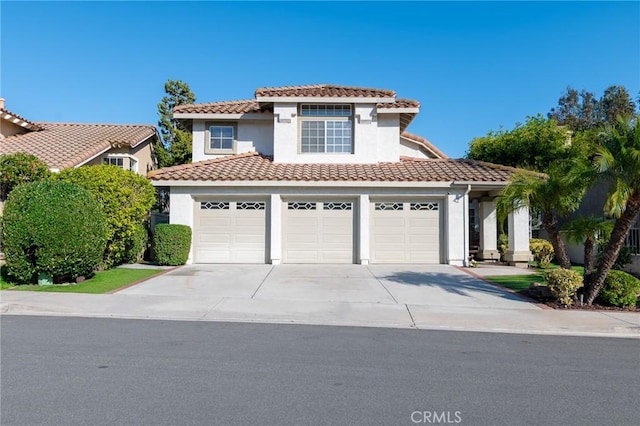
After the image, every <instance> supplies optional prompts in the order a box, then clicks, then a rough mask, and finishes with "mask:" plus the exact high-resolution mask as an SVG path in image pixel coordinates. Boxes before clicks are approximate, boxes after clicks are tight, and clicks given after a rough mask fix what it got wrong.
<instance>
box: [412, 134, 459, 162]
mask: <svg viewBox="0 0 640 426" xmlns="http://www.w3.org/2000/svg"><path fill="white" fill-rule="evenodd" d="M400 136H402V137H403V138H405V139H408V140H410V141H412V142H415V143H417V144H419V145H422V146H424V147H425V148H427V150H429V151H431V152H432V153H433V154H435V155H436V156H437V157H439V158H449V157H448V156H447V154H445V153H444V152H442V151H440V150H439V149H438V148H436V146H435V145H434V144H432V143H431V142H429V141H428V140H427V139H426V138H423V137H422V136H418V135H414V134H413V133H409V132H402V133H401V134H400Z"/></svg>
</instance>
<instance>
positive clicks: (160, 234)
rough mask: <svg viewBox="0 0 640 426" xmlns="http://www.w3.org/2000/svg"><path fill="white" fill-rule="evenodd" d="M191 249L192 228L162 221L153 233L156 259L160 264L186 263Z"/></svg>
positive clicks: (174, 264)
mask: <svg viewBox="0 0 640 426" xmlns="http://www.w3.org/2000/svg"><path fill="white" fill-rule="evenodd" d="M190 249H191V228H189V227H188V226H187V225H175V224H169V223H161V224H158V225H156V229H155V232H154V235H153V253H154V259H155V261H156V263H157V264H158V265H170V266H176V265H184V264H185V263H187V259H188V258H189V250H190Z"/></svg>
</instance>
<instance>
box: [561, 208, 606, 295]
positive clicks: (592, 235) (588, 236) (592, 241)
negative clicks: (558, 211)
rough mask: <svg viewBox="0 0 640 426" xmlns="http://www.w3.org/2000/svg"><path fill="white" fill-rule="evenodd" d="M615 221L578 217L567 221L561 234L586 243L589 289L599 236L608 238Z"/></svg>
mask: <svg viewBox="0 0 640 426" xmlns="http://www.w3.org/2000/svg"><path fill="white" fill-rule="evenodd" d="M612 227H613V223H612V222H611V221H610V220H605V219H602V218H597V217H594V216H589V217H576V218H573V219H571V220H570V221H569V222H567V223H565V224H564V226H563V227H562V231H561V234H562V235H564V237H565V238H566V239H567V240H568V241H571V242H573V243H576V244H584V287H585V293H587V292H588V291H589V288H590V282H591V279H592V278H593V277H592V274H593V270H594V267H595V257H594V251H595V246H596V242H597V241H598V237H605V239H606V238H608V236H609V234H611V229H612Z"/></svg>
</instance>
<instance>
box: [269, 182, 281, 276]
mask: <svg viewBox="0 0 640 426" xmlns="http://www.w3.org/2000/svg"><path fill="white" fill-rule="evenodd" d="M269 241H270V245H269V257H270V258H271V259H270V262H271V264H272V265H279V264H280V263H281V262H282V198H281V197H280V194H271V200H270V202H269Z"/></svg>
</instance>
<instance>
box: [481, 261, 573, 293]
mask: <svg viewBox="0 0 640 426" xmlns="http://www.w3.org/2000/svg"><path fill="white" fill-rule="evenodd" d="M558 268H560V266H559V265H555V264H551V265H549V267H548V268H547V269H538V272H537V273H535V274H530V275H505V276H491V277H484V278H485V279H486V280H487V281H491V282H494V283H496V284H500V285H502V286H503V287H507V288H510V289H511V290H514V291H520V290H524V289H525V288H529V286H530V285H531V283H538V284H544V278H543V274H544V271H545V270H550V269H558ZM571 269H572V270H574V271H577V272H579V273H580V274H583V273H584V267H583V266H572V267H571Z"/></svg>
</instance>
